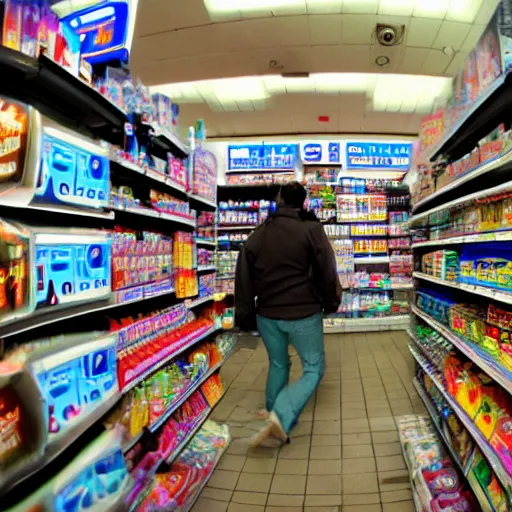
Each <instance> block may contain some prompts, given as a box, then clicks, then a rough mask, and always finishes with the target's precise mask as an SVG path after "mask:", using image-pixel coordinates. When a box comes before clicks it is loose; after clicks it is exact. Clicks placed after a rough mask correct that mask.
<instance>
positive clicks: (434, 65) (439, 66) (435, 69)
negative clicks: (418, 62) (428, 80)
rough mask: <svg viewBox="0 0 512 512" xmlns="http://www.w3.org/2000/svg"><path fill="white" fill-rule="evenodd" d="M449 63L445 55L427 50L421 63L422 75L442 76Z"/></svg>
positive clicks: (438, 51)
mask: <svg viewBox="0 0 512 512" xmlns="http://www.w3.org/2000/svg"><path fill="white" fill-rule="evenodd" d="M450 61H451V57H448V56H447V55H445V54H444V53H443V52H442V51H441V50H429V52H428V54H427V57H426V58H425V61H424V62H423V73H424V74H425V75H442V74H443V73H444V70H445V69H446V67H447V66H448V64H449V63H450Z"/></svg>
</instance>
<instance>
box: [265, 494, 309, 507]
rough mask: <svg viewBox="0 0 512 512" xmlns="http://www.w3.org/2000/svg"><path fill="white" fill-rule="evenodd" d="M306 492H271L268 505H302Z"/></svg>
mask: <svg viewBox="0 0 512 512" xmlns="http://www.w3.org/2000/svg"><path fill="white" fill-rule="evenodd" d="M303 504H304V494H269V495H268V501H267V506H272V507H302V506H303Z"/></svg>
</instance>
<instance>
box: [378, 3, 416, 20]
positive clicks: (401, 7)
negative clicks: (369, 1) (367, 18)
mask: <svg viewBox="0 0 512 512" xmlns="http://www.w3.org/2000/svg"><path fill="white" fill-rule="evenodd" d="M413 10H414V2H411V1H408V0H405V1H404V0H380V3H379V11H378V14H389V15H391V16H412V11H413Z"/></svg>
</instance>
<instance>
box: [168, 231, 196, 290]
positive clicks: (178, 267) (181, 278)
mask: <svg viewBox="0 0 512 512" xmlns="http://www.w3.org/2000/svg"><path fill="white" fill-rule="evenodd" d="M173 266H174V282H175V287H176V297H177V298H179V299H183V298H188V297H195V296H196V295H197V294H198V292H199V290H198V282H197V271H196V268H197V254H196V244H195V240H194V236H193V235H192V234H191V233H183V232H176V233H174V244H173Z"/></svg>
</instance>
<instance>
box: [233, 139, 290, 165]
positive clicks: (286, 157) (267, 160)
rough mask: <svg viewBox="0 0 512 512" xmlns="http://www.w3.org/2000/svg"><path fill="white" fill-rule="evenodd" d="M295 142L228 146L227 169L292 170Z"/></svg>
mask: <svg viewBox="0 0 512 512" xmlns="http://www.w3.org/2000/svg"><path fill="white" fill-rule="evenodd" d="M297 149H298V148H297V144H258V145H256V144H251V145H237V146H228V170H230V171H238V170H255V169H268V170H276V171H282V170H293V169H295V164H296V163H297V157H298V150H297Z"/></svg>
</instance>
